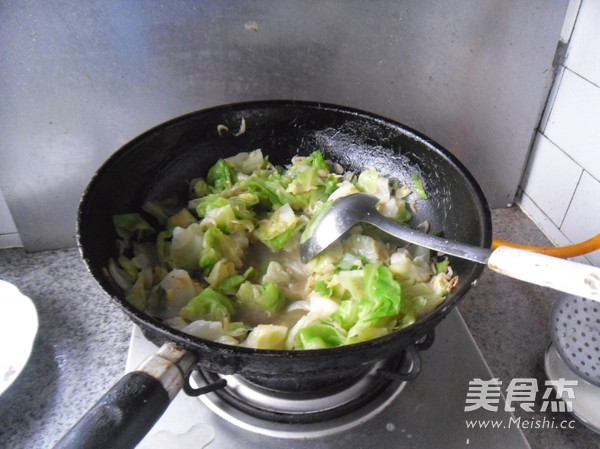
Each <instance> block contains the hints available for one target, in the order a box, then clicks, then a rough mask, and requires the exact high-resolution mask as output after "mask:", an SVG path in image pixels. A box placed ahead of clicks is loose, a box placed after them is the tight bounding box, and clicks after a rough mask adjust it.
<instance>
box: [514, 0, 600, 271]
mask: <svg viewBox="0 0 600 449" xmlns="http://www.w3.org/2000/svg"><path fill="white" fill-rule="evenodd" d="M577 8H579V10H578V13H577V14H575V13H574V12H573V11H574V10H576V9H577ZM573 17H576V19H575V21H574V28H573V32H572V33H569V32H568V29H566V30H563V37H564V36H569V35H570V36H571V38H570V42H569V46H568V50H567V56H566V59H565V63H564V67H563V68H562V70H561V71H560V72H559V75H560V76H558V77H557V80H556V83H557V84H556V85H555V86H554V88H553V89H552V91H553V94H552V95H551V96H550V98H549V105H548V108H547V112H546V114H545V118H544V120H542V123H541V125H540V130H539V132H538V133H537V137H536V140H535V143H534V145H533V149H532V154H531V157H530V160H529V163H528V167H527V170H526V172H525V176H524V177H523V181H522V184H521V189H522V191H523V193H522V196H521V198H520V199H519V201H518V203H519V206H520V207H521V209H523V210H524V211H525V212H526V213H527V214H528V215H529V216H530V217H531V218H532V219H533V220H534V221H535V222H536V223H537V224H538V226H539V227H540V228H541V229H542V231H544V232H545V234H546V235H547V236H548V237H549V238H550V240H552V241H553V242H554V243H555V244H556V245H565V244H569V243H576V242H580V241H583V240H587V239H588V238H590V237H593V236H594V235H596V234H598V233H600V207H599V202H600V32H598V30H599V29H600V1H598V0H572V2H571V8H570V13H569V14H568V15H567V20H566V21H571V22H573V20H572V19H573ZM565 27H566V28H567V25H565ZM580 259H581V260H587V261H588V262H590V263H593V264H594V265H597V266H600V251H595V252H593V253H591V254H589V255H587V256H586V258H585V259H583V258H580Z"/></svg>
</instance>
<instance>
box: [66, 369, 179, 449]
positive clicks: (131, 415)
mask: <svg viewBox="0 0 600 449" xmlns="http://www.w3.org/2000/svg"><path fill="white" fill-rule="evenodd" d="M169 402H170V400H169V394H168V393H167V391H166V390H165V388H164V387H163V386H162V384H161V382H160V380H158V379H156V378H154V377H152V376H151V375H149V374H147V373H144V372H139V371H133V372H131V373H128V374H126V375H125V376H124V377H123V378H121V380H120V381H119V382H117V383H116V384H115V385H114V386H113V387H112V388H111V389H110V390H109V391H108V392H107V393H106V394H105V395H104V396H103V397H102V398H101V399H100V400H99V401H98V402H97V403H96V404H95V405H94V406H93V407H92V408H91V409H90V410H89V411H88V412H87V413H86V414H85V415H84V416H83V417H82V418H81V419H80V420H79V422H77V424H75V426H74V427H73V428H71V430H70V431H69V432H68V433H67V434H66V435H65V436H64V437H63V438H62V439H61V440H60V441H59V442H58V444H57V445H56V446H55V449H108V448H122V449H128V448H134V447H135V446H136V445H137V444H138V443H139V442H140V441H141V440H142V438H144V436H145V435H146V433H147V432H148V431H149V430H150V429H151V428H152V426H153V425H154V423H155V422H156V421H157V420H158V418H160V416H161V415H162V414H163V412H164V411H165V410H166V408H167V406H168V405H169Z"/></svg>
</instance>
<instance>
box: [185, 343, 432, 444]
mask: <svg viewBox="0 0 600 449" xmlns="http://www.w3.org/2000/svg"><path fill="white" fill-rule="evenodd" d="M419 369H420V356H419V354H418V351H417V350H415V349H414V348H411V349H410V350H407V351H405V352H403V353H402V354H401V356H400V357H397V358H395V359H393V360H386V361H380V362H378V363H376V364H375V365H372V366H370V367H369V368H368V369H367V370H366V371H364V370H363V372H362V373H361V374H360V375H357V376H354V377H352V378H350V379H346V380H345V381H344V382H340V385H338V386H335V387H334V386H332V385H328V386H326V387H323V388H320V389H317V390H316V391H304V392H301V393H298V392H293V391H289V390H276V389H273V388H272V385H271V384H268V385H267V386H264V385H259V384H257V383H256V378H253V379H252V380H248V379H247V378H245V377H242V376H240V375H220V374H215V373H211V372H207V371H203V370H202V371H196V372H194V373H193V375H192V376H191V379H190V381H191V383H193V384H195V385H194V386H197V387H203V386H205V385H210V384H212V383H214V382H216V381H219V380H221V379H225V380H227V387H226V388H224V389H220V390H215V391H214V392H212V393H209V394H206V395H203V396H200V400H201V401H202V402H204V404H205V405H206V406H207V407H208V408H210V409H211V410H212V411H213V412H214V413H216V414H217V415H219V416H221V417H222V418H224V419H225V420H227V421H229V422H230V423H233V424H235V425H237V426H239V427H242V428H244V429H246V430H251V431H253V432H256V433H261V434H265V435H270V436H278V437H283V438H306V436H307V435H314V436H318V437H321V436H323V435H327V434H332V433H337V432H339V431H341V430H344V429H347V428H350V427H354V426H355V425H358V424H360V423H362V422H365V421H366V420H368V419H370V418H371V417H372V416H375V415H376V414H377V413H379V411H381V410H383V409H384V408H385V407H386V406H387V404H389V402H390V401H392V400H393V399H394V398H395V397H396V396H397V395H398V394H399V393H400V392H401V390H402V389H403V388H404V385H405V384H406V380H409V379H412V378H414V377H415V376H416V374H418V372H417V371H418V370H419Z"/></svg>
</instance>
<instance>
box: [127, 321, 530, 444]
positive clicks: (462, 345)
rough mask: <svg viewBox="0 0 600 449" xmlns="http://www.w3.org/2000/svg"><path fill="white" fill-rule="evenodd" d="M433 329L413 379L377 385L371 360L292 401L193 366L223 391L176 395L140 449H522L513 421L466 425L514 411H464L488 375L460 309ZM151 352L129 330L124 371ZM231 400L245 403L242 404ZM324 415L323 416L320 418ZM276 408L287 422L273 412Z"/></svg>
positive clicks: (198, 378)
mask: <svg viewBox="0 0 600 449" xmlns="http://www.w3.org/2000/svg"><path fill="white" fill-rule="evenodd" d="M435 330H436V337H435V341H434V343H433V345H432V346H431V347H430V348H429V349H427V350H425V351H422V352H421V353H420V355H421V359H422V360H421V365H422V366H421V368H422V369H421V372H420V374H419V375H418V376H417V377H416V378H415V379H413V380H410V381H406V380H403V379H401V378H400V377H398V376H396V377H395V376H389V377H390V378H389V380H388V381H387V382H383V383H382V382H381V381H380V379H381V376H380V375H379V374H378V373H379V372H381V370H382V369H383V370H384V371H385V367H382V366H373V368H372V369H371V370H370V371H369V372H367V373H365V374H364V375H363V376H361V377H360V378H359V379H356V380H354V381H353V382H350V383H349V384H348V385H345V386H343V387H340V388H338V389H332V390H331V391H328V392H326V393H323V394H318V395H316V396H314V397H310V396H309V397H306V396H298V397H295V396H294V395H293V394H282V393H279V392H275V393H273V392H271V391H265V389H263V388H261V387H257V386H256V385H254V384H253V383H252V382H248V381H247V380H246V379H243V378H239V377H237V376H235V375H234V376H220V375H215V374H212V373H202V372H200V373H198V372H195V373H194V374H193V376H192V379H191V380H192V383H195V384H196V386H202V385H204V384H205V383H210V382H214V380H215V378H219V377H224V378H226V380H227V385H228V386H227V390H229V392H224V390H222V391H220V392H219V391H215V392H212V393H208V394H205V395H203V396H199V397H197V398H195V397H190V396H187V395H185V393H183V392H181V393H180V394H179V395H178V396H177V397H176V398H175V399H174V400H173V402H172V403H171V405H170V406H169V408H168V409H167V411H166V412H165V414H164V415H163V416H162V417H161V419H160V420H159V421H158V422H157V423H156V424H155V426H154V427H153V428H152V430H151V431H150V432H149V433H148V435H147V436H146V437H145V438H144V439H143V440H142V441H141V442H140V444H139V445H138V449H158V448H160V449H164V448H165V447H169V448H170V449H184V448H185V449H190V448H194V449H200V448H204V447H206V448H208V449H220V448H227V449H230V448H232V447H244V448H260V449H269V448H286V449H292V448H306V449H312V448H315V449H316V448H328V449H336V448H344V449H353V448H365V447H378V448H398V449H401V448H417V447H418V448H439V447H444V448H448V449H451V448H458V447H460V448H463V447H466V448H471V447H472V448H487V449H493V448H506V447H510V448H513V449H520V448H529V444H528V443H527V441H526V440H525V437H524V436H523V434H522V432H521V431H520V430H519V429H518V428H517V427H514V426H512V427H511V426H505V427H504V428H502V427H500V428H494V429H492V428H489V427H487V428H486V427H484V426H477V425H476V426H473V425H471V426H468V425H467V421H469V422H470V423H473V422H477V421H480V422H483V421H486V420H488V421H489V420H493V421H497V422H498V421H501V420H503V421H504V422H509V420H510V418H511V417H512V414H510V413H509V412H505V411H503V410H504V407H503V405H504V404H503V399H501V400H500V402H501V403H500V404H499V406H498V410H497V411H489V410H486V409H484V408H479V409H477V410H473V411H465V400H466V398H467V392H468V390H469V382H470V381H473V380H474V379H483V380H489V379H491V378H492V377H493V376H492V374H491V372H490V370H489V368H488V367H487V365H486V363H485V360H484V359H483V357H482V355H481V353H480V352H479V349H478V348H477V345H476V344H475V342H474V340H473V338H472V336H471V333H470V332H469V330H468V328H467V326H466V324H465V322H464V321H463V319H462V317H461V316H460V313H459V312H458V310H454V311H452V312H451V313H450V314H449V315H448V316H447V318H446V319H445V320H443V321H442V323H440V325H438V326H437V327H436V329H435ZM156 350H157V348H156V346H155V345H153V344H152V343H150V342H149V341H148V340H146V339H145V338H144V336H143V335H142V332H141V330H140V329H139V328H137V327H134V329H133V333H132V337H131V344H130V348H129V354H128V358H127V366H126V370H127V371H130V370H133V369H135V368H136V367H137V366H138V365H139V363H141V361H142V360H144V359H145V358H146V357H147V356H148V355H150V354H152V353H154V352H155V351H156ZM413 363H418V361H417V360H415V359H414V355H413V356H411V354H410V353H406V354H405V357H404V360H403V361H402V365H403V366H399V367H398V369H399V370H401V371H406V370H407V369H408V370H410V366H411V365H412V364H413ZM404 365H406V366H404ZM368 392H371V393H368ZM232 397H233V398H235V400H232ZM238 400H241V401H242V402H243V403H245V404H248V405H247V406H246V408H245V407H240V406H239V404H237V403H236V401H238ZM338 404H339V405H338ZM344 404H346V406H345V407H344ZM348 404H349V405H348ZM339 407H342V408H343V410H344V412H343V413H341V414H337V415H336V414H334V415H331V416H329V414H328V413H329V412H328V411H329V410H335V409H336V408H339ZM247 409H249V410H247ZM252 410H263V411H264V412H261V413H254V412H252ZM322 411H325V415H323V416H325V417H326V418H323V419H319V416H320V415H319V413H321V412H322ZM282 414H283V415H284V416H286V417H287V418H286V419H277V418H276V417H277V416H281V415H282ZM273 416H275V418H273ZM290 416H292V418H291V419H290V418H289V417H290ZM294 416H299V417H305V416H312V417H313V418H312V419H303V418H302V419H294V418H293V417H294ZM315 417H316V418H315Z"/></svg>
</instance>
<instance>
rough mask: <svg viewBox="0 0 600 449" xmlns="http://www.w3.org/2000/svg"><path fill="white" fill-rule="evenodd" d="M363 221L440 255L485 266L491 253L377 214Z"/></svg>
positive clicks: (488, 250) (370, 215)
mask: <svg viewBox="0 0 600 449" xmlns="http://www.w3.org/2000/svg"><path fill="white" fill-rule="evenodd" d="M363 221H365V222H367V223H370V224H372V225H373V226H376V227H378V228H379V229H381V230H382V231H384V232H386V233H388V234H390V235H392V236H393V237H396V238H398V239H400V240H404V241H405V242H409V243H413V244H415V245H419V246H423V247H425V248H428V249H432V250H434V251H438V252H440V253H444V254H448V255H450V256H456V257H460V258H461V259H467V260H471V261H473V262H477V263H481V264H484V265H485V264H487V261H488V259H489V257H490V255H491V254H492V251H491V250H490V249H487V248H482V247H480V246H474V245H469V244H467V243H461V242H455V241H452V240H448V239H445V238H442V237H437V236H435V235H431V234H425V233H424V232H421V231H417V230H414V229H412V228H410V227H408V226H406V225H403V224H400V223H398V222H397V221H394V220H391V219H389V218H387V217H385V216H383V215H381V214H379V213H378V212H375V213H369V214H368V217H366V218H364V219H363Z"/></svg>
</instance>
